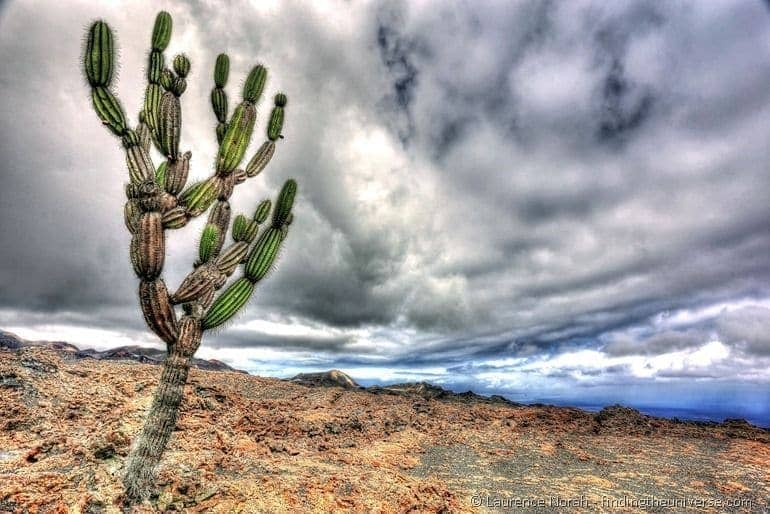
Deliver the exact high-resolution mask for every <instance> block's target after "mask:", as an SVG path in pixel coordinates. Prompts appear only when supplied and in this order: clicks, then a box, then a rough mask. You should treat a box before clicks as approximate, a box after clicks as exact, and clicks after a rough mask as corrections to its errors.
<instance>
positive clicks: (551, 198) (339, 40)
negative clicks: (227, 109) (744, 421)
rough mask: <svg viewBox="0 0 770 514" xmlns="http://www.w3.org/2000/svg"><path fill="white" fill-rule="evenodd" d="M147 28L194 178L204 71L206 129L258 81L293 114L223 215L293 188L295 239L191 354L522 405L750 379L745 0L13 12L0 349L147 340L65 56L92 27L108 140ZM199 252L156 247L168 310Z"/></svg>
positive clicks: (756, 255)
mask: <svg viewBox="0 0 770 514" xmlns="http://www.w3.org/2000/svg"><path fill="white" fill-rule="evenodd" d="M160 8H163V9H166V10H168V11H169V12H170V13H171V14H172V15H173V17H174V35H173V37H172V43H171V47H170V49H169V51H168V52H167V55H169V56H170V55H173V54H174V53H177V52H181V51H184V52H185V53H187V55H188V56H189V57H190V59H191V61H192V73H191V75H190V77H189V79H188V84H189V87H188V91H187V92H186V93H185V95H184V96H183V99H182V105H183V113H184V114H183V116H184V120H183V133H182V144H181V146H182V148H184V149H187V148H190V149H191V150H192V151H193V158H192V173H193V175H194V177H195V178H202V177H205V176H206V175H207V174H209V173H210V171H211V169H212V162H213V158H214V155H215V152H216V144H215V138H214V128H213V127H214V117H213V114H212V113H211V111H210V107H209V106H208V94H209V91H210V88H211V87H212V79H211V73H212V69H213V63H214V59H215V57H216V55H217V53H219V52H222V51H226V52H228V53H229V54H230V56H231V59H232V64H231V77H232V78H231V81H230V84H229V85H228V88H227V90H228V94H229V95H230V98H231V104H232V103H233V102H234V101H235V99H236V98H237V96H238V94H239V92H238V89H239V88H240V87H241V84H242V77H244V76H245V74H246V73H247V72H248V70H249V68H250V66H251V65H253V64H254V63H256V62H263V63H265V64H266V65H267V66H268V68H269V70H270V78H269V81H268V86H267V91H268V93H269V94H270V95H271V94H272V93H273V92H275V91H278V90H279V89H280V90H282V91H285V92H286V93H287V95H288V97H289V105H288V107H287V119H286V122H285V128H284V134H285V136H286V137H285V139H284V140H282V141H280V143H279V145H278V150H277V152H276V157H275V158H274V160H273V162H272V163H271V165H270V166H269V167H268V169H267V171H265V172H264V173H263V174H262V175H260V176H259V177H257V178H256V179H252V180H250V181H249V182H247V183H246V184H245V185H243V186H239V188H238V189H237V190H236V193H235V195H234V201H233V208H234V210H235V211H236V212H249V211H251V210H252V209H253V208H254V205H255V204H256V202H257V201H259V200H260V199H262V198H264V197H269V196H271V195H274V194H275V192H276V191H277V188H278V187H279V186H280V184H281V183H282V182H283V181H284V180H285V179H286V178H288V177H290V176H291V177H295V178H296V179H297V180H298V182H299V184H300V192H299V197H298V199H297V202H296V212H295V215H296V222H295V223H294V224H293V225H292V228H291V234H290V236H289V238H288V239H287V242H286V245H285V246H286V247H285V249H284V251H283V254H282V256H281V260H280V263H279V266H278V267H277V269H276V270H275V272H274V273H273V274H272V276H271V277H270V278H269V280H266V281H265V282H264V283H262V284H260V286H259V288H258V290H257V294H256V295H255V298H254V300H253V301H252V302H251V304H250V305H249V306H248V308H247V309H246V310H245V311H244V312H243V313H242V314H241V315H240V316H239V317H238V318H237V319H236V320H235V321H234V322H233V323H232V324H231V326H230V327H229V328H228V329H227V330H224V331H221V332H218V333H216V334H215V335H214V337H211V338H209V339H207V340H206V341H205V342H204V348H202V350H201V351H202V352H203V354H204V355H210V356H218V357H220V358H221V357H222V356H225V357H226V359H227V360H228V362H231V363H232V364H234V365H236V366H238V365H240V366H242V367H248V368H249V369H251V370H252V371H255V372H262V373H273V374H279V375H284V374H288V373H289V372H290V371H293V370H302V369H311V368H312V369H315V368H321V367H331V366H336V367H343V366H346V369H355V370H356V371H357V372H358V373H360V375H363V378H367V377H369V378H371V379H372V380H375V379H376V380H379V379H381V378H382V377H383V376H394V375H397V374H398V372H399V371H398V370H401V371H400V372H401V373H402V376H405V377H406V376H409V377H412V376H414V375H415V374H417V375H419V376H423V377H432V379H436V377H438V380H445V381H447V382H452V381H454V382H453V383H469V384H476V385H478V384H481V386H482V388H484V389H487V390H490V391H491V390H513V389H515V388H517V387H520V386H521V384H524V378H522V381H521V382H519V381H518V379H517V378H516V376H518V375H517V374H519V373H520V374H521V377H525V376H526V377H531V376H532V375H533V373H534V374H539V376H540V377H541V379H542V380H541V385H543V387H546V386H547V384H548V383H558V384H562V385H564V384H567V385H570V384H571V385H574V384H578V385H586V384H598V383H605V384H610V383H637V382H645V381H647V382H656V381H658V380H664V381H670V380H693V379H696V378H697V379H699V380H712V381H719V380H728V379H729V380H737V381H744V382H745V381H750V382H753V383H762V384H765V385H767V384H768V383H770V374H768V371H767V370H768V369H769V368H770V366H768V359H769V358H770V340H768V335H767V334H768V333H770V331H768V328H769V327H770V315H769V314H768V313H769V312H770V310H769V309H770V258H769V257H768V256H770V223H768V221H769V220H770V202H768V201H767V197H768V193H770V173H769V172H768V170H767V162H770V145H768V144H767V137H768V130H769V128H768V121H767V120H768V119H770V88H768V87H767V86H768V84H770V59H768V57H767V56H768V55H769V53H768V50H770V13H769V12H768V9H767V6H766V5H765V4H764V3H763V2H760V1H756V2H695V1H692V2H676V3H661V2H651V1H624V2H602V1H598V0H597V1H578V2H549V1H532V2H515V3H500V2H465V3H459V4H449V3H442V2H432V3H431V2H429V3H422V2H421V3H414V2H375V3H366V4H348V3H339V4H337V3H323V4H322V3H316V2H308V3H298V2H275V3H271V2H257V3H255V4H254V5H252V4H250V3H246V2H243V3H241V2H232V3H228V5H227V7H222V6H216V7H215V6H214V5H211V4H210V3H207V2H160V3H157V2H152V3H150V2H131V3H128V2H125V3H121V2H110V3H104V4H101V5H99V4H97V3H94V2H67V3H66V4H62V3H57V2H21V1H17V2H14V1H11V2H9V3H7V4H6V5H5V6H4V7H3V8H2V10H0V63H1V64H2V68H3V70H4V71H3V74H2V76H0V83H1V84H2V89H3V95H0V112H2V121H1V123H2V126H1V128H0V134H1V135H2V139H1V140H0V157H1V159H0V163H1V164H0V191H2V196H1V198H2V200H0V240H1V241H2V247H0V291H2V294H0V320H1V321H2V323H3V325H2V326H3V328H6V329H9V330H12V331H15V332H17V333H19V334H20V335H23V336H27V337H31V338H35V337H46V338H53V337H54V336H55V338H57V339H65V340H66V339H70V340H72V339H75V340H74V341H72V342H75V343H78V344H91V345H99V344H101V345H110V344H119V343H121V342H124V339H125V338H126V337H128V338H134V339H135V340H136V341H138V342H141V343H142V344H152V341H153V339H152V337H151V335H150V334H149V333H148V332H147V331H146V330H145V329H144V328H143V324H142V323H143V322H142V320H141V315H140V313H139V311H138V308H137V306H136V305H135V297H136V287H137V284H136V280H135V278H134V277H133V275H132V273H131V271H130V265H129V264H128V241H129V238H128V234H127V233H126V230H125V229H124V227H123V222H122V197H123V190H122V188H123V185H124V183H125V181H126V173H125V170H124V162H123V157H122V154H121V150H120V147H119V144H118V142H117V141H115V139H114V138H113V137H112V136H111V135H110V134H109V133H108V132H107V131H106V130H104V129H103V128H102V127H101V126H100V124H99V123H98V120H97V118H96V116H95V115H94V114H93V112H92V110H91V107H90V104H89V100H88V89H87V87H86V85H85V83H84V80H83V78H82V74H81V71H80V65H79V58H80V53H81V47H82V38H83V32H84V28H85V27H86V26H87V24H88V22H89V20H92V19H95V18H104V19H106V20H107V21H109V23H110V24H111V26H112V27H113V28H114V30H115V31H116V33H117V35H118V39H119V42H120V60H121V66H120V74H119V81H118V85H117V88H116V91H117V93H118V95H119V97H120V98H121V100H122V101H123V103H124V105H125V107H126V111H127V113H128V114H129V117H130V119H131V120H132V122H134V121H135V120H136V113H137V112H138V109H139V105H140V103H141V96H142V93H141V91H142V87H143V86H142V84H143V70H144V66H145V64H144V60H145V53H146V51H147V43H148V42H149V35H150V31H151V23H152V20H153V18H154V15H155V12H156V11H157V10H158V9H160ZM270 95H268V96H270ZM268 102H269V99H268V100H264V99H263V101H262V102H261V104H260V105H259V106H258V107H259V112H260V117H259V121H258V124H259V125H258V126H259V127H260V128H259V130H260V132H259V133H258V136H257V137H256V141H255V142H254V143H253V145H252V148H251V150H250V151H251V152H253V151H254V149H256V147H257V145H258V144H259V143H260V142H261V140H262V137H263V136H262V133H263V132H262V131H263V130H264V129H263V127H264V124H265V121H266V120H265V118H266V114H267V113H268V112H269V103H268ZM200 229H201V220H199V221H198V222H196V223H193V224H192V226H191V227H188V228H187V229H185V230H182V231H177V232H175V233H173V234H172V235H171V239H170V244H169V248H170V249H169V258H168V260H167V265H166V270H167V271H166V275H165V276H166V280H167V283H169V285H170V286H171V287H176V285H178V284H179V283H180V281H181V279H182V278H183V277H184V275H185V274H186V273H187V271H188V270H189V269H190V266H191V263H192V260H193V256H194V253H195V244H196V242H197V233H198V231H199V230H200ZM89 330H99V332H98V338H99V340H98V341H94V340H93V339H94V337H97V335H95V333H93V332H89ZM56 334H58V335H56ZM110 334H112V335H110ZM207 352H208V353H207ZM586 352H588V353H586ZM560 363H561V364H560ZM421 373H422V374H421ZM420 374H421V375H420ZM506 377H508V378H506ZM548 377H550V380H552V382H548V379H549V378H548ZM527 380H532V379H531V378H527Z"/></svg>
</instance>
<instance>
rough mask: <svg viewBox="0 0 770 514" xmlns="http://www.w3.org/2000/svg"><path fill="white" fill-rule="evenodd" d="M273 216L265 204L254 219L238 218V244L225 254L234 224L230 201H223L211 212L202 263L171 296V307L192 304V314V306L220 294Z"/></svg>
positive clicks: (201, 248) (235, 230) (202, 244)
mask: <svg viewBox="0 0 770 514" xmlns="http://www.w3.org/2000/svg"><path fill="white" fill-rule="evenodd" d="M269 212H270V201H269V200H265V201H262V202H260V204H259V206H258V207H257V210H256V212H255V214H254V219H252V220H248V219H247V218H246V217H245V216H243V215H240V216H237V217H236V220H235V221H234V222H233V240H234V242H233V244H231V245H229V246H228V247H226V248H224V250H222V247H223V245H224V239H225V238H224V236H225V235H226V234H227V230H228V226H229V222H230V205H229V203H228V202H226V201H219V202H218V203H217V204H216V205H215V206H214V208H213V209H212V210H211V212H210V214H209V219H208V223H207V224H206V226H205V227H204V229H203V233H202V234H201V240H200V244H199V258H198V261H197V262H196V263H195V265H194V269H193V270H192V271H191V272H190V273H189V274H188V275H187V276H186V277H185V278H184V279H183V280H182V283H181V284H180V286H179V288H178V289H177V290H176V292H174V294H173V295H171V297H170V301H171V303H173V304H181V303H183V304H189V305H186V306H185V308H186V309H188V310H190V309H193V308H194V307H195V306H194V305H191V304H193V303H194V302H200V301H201V300H203V299H205V298H207V297H208V296H210V295H213V293H215V292H216V291H217V290H219V289H220V288H221V287H222V286H223V285H224V284H225V282H226V281H227V278H228V277H230V275H232V274H233V272H234V271H235V268H236V267H237V265H238V264H240V263H241V261H243V259H244V258H245V257H246V254H247V252H248V250H249V244H250V243H251V242H252V241H253V240H254V239H255V237H256V235H257V232H258V230H259V224H260V223H262V222H263V221H265V219H266V218H267V215H268V213H269ZM236 225H237V227H236ZM236 235H237V237H236ZM203 303H204V304H205V302H203ZM208 303H210V301H209V302H208ZM205 307H208V305H205Z"/></svg>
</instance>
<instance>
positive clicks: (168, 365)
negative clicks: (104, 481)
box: [123, 317, 202, 501]
mask: <svg viewBox="0 0 770 514" xmlns="http://www.w3.org/2000/svg"><path fill="white" fill-rule="evenodd" d="M201 335H202V333H201V327H200V322H199V321H198V320H196V319H194V318H191V317H185V318H183V319H182V321H181V322H180V330H179V338H178V341H177V342H176V344H174V345H172V346H171V349H170V351H169V353H168V355H167V356H166V360H165V361H164V363H163V371H162V373H161V376H160V383H159V384H158V388H157V389H156V390H155V395H154V396H153V399H152V406H151V407H150V412H149V413H148V414H147V418H146V420H145V422H144V427H143V428H142V431H141V432H140V433H139V436H138V437H137V438H136V441H135V442H134V445H133V447H132V448H131V454H130V455H129V456H128V462H127V465H126V474H125V475H124V477H123V486H124V487H125V488H126V496H127V497H128V498H129V499H130V500H131V501H142V500H144V499H146V498H147V497H148V496H149V495H150V493H151V491H152V487H153V485H154V482H155V471H156V469H157V467H158V464H159V463H160V458H161V456H162V455H163V451H164V450H165V449H166V445H167V444H168V441H169V439H171V433H172V432H173V430H174V427H175V426H176V420H177V417H178V415H179V406H180V405H181V403H182V398H183V396H184V386H185V384H186V383H187V374H188V372H189V371H190V360H191V359H192V356H193V354H194V353H195V351H196V350H197V349H198V346H199V345H200V341H201Z"/></svg>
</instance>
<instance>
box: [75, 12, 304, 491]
mask: <svg viewBox="0 0 770 514" xmlns="http://www.w3.org/2000/svg"><path fill="white" fill-rule="evenodd" d="M171 27H172V20H171V16H170V15H169V14H168V13H167V12H165V11H161V12H160V13H159V14H158V15H157V17H156V19H155V24H154V27H153V31H152V37H151V46H150V53H149V56H148V67H147V86H146V88H145V92H144V103H143V105H142V110H141V112H140V113H139V123H138V124H137V126H136V128H135V129H132V128H130V126H129V123H128V120H127V118H126V114H125V112H124V110H123V105H122V104H121V102H120V100H118V98H117V97H116V96H115V94H114V92H113V90H112V78H113V71H114V69H115V67H116V62H115V49H114V38H113V34H112V30H111V29H110V27H109V25H107V23H106V22H104V21H101V20H99V21H96V22H94V23H92V24H91V26H90V28H89V30H88V34H87V37H86V44H85V55H84V58H83V64H84V69H85V74H86V78H87V80H88V84H89V86H90V88H91V99H92V103H93V107H94V110H95V111H96V114H97V116H98V117H99V118H100V119H101V121H102V123H103V124H104V125H105V126H106V127H107V128H108V129H109V130H110V131H111V132H112V133H113V134H114V135H115V136H117V137H118V138H120V141H121V143H122V145H123V148H124V149H125V154H126V165H127V168H128V178H129V183H128V184H127V186H126V196H127V201H126V204H125V207H124V216H125V223H126V227H127V228H128V230H129V232H130V233H131V244H130V252H129V253H130V256H131V263H132V265H133V269H134V272H135V273H136V275H137V277H138V278H139V295H138V296H139V305H140V307H141V310H142V314H143V315H144V319H145V321H146V323H147V325H148V326H149V328H150V329H151V330H152V331H153V332H155V334H156V335H157V336H158V337H160V339H161V340H163V341H164V342H165V343H166V345H167V349H168V354H167V357H166V360H165V362H164V365H163V371H162V374H161V378H160V383H159V385H158V388H157V390H156V391H155V395H154V397H153V401H152V405H151V407H150V410H149V412H148V414H147V418H146V421H145V424H144V426H143V428H142V430H141V432H140V433H139V434H138V435H137V437H136V439H135V441H134V444H133V446H132V449H131V453H130V455H129V456H128V459H127V462H126V468H125V474H124V477H123V484H124V486H125V489H126V501H127V503H128V504H132V503H137V502H141V501H143V500H144V499H146V498H147V497H148V496H149V494H150V493H151V492H152V489H153V485H154V477H155V471H156V468H157V465H158V464H159V462H160V460H161V456H162V454H163V451H164V449H165V447H166V445H167V443H168V441H169V438H170V437H171V433H172V431H173V429H174V427H175V425H176V420H177V415H178V412H179V405H180V403H181V401H182V396H183V391H184V385H185V383H186V382H187V374H188V371H189V368H190V360H191V359H192V357H193V355H194V354H195V352H196V351H197V349H198V347H199V345H200V343H201V339H202V337H203V334H204V332H205V331H206V330H209V329H212V328H214V327H217V326H220V325H221V324H222V323H224V322H226V321H227V320H229V319H231V318H232V317H233V316H235V315H236V314H237V313H238V312H239V311H240V310H241V309H242V308H243V306H244V305H246V303H247V302H248V300H249V298H250V297H251V295H252V293H253V291H254V288H255V286H256V285H257V283H258V282H259V281H260V280H262V279H263V278H264V276H265V274H266V273H267V272H268V271H269V270H270V269H271V267H272V265H273V263H274V261H275V258H276V256H277V255H278V251H279V249H280V247H281V245H282V243H283V240H284V237H285V235H286V232H287V230H288V226H289V225H290V224H291V219H292V214H291V210H292V205H293V202H294V196H295V194H296V191H297V183H296V182H295V181H294V180H292V179H289V180H287V181H286V183H285V184H284V186H283V188H282V190H281V193H280V194H279V196H278V199H277V201H276V203H275V208H274V209H273V217H272V221H271V223H270V225H269V227H267V228H266V229H265V230H264V231H263V232H262V233H261V235H260V236H259V237H257V235H258V233H259V225H260V224H261V223H263V222H265V221H266V220H267V219H268V216H269V214H270V210H271V206H272V204H271V202H270V200H263V201H262V202H260V204H259V205H258V206H257V209H256V212H255V214H254V216H253V217H252V218H251V219H250V218H248V217H247V216H244V215H242V214H241V215H238V216H235V218H234V221H233V223H232V239H233V242H232V244H230V245H227V246H226V245H225V241H226V236H227V233H228V232H229V231H230V220H231V213H230V203H229V198H230V195H231V194H232V193H233V189H234V187H235V186H236V185H237V184H240V183H242V182H244V181H245V180H246V179H247V178H249V177H253V176H255V175H257V174H258V173H259V172H261V171H262V170H263V169H264V168H265V166H266V165H267V163H268V162H269V161H270V159H271V158H272V156H273V153H274V151H275V141H276V140H277V139H278V137H279V136H280V133H281V129H282V124H283V108H284V107H285V105H286V95H284V94H283V93H279V94H278V95H276V97H275V100H274V102H275V107H274V108H273V112H272V115H271V117H270V120H269V123H268V129H267V134H268V139H267V140H266V141H265V142H264V143H263V144H262V146H261V147H260V149H259V150H258V151H257V152H256V153H255V154H254V156H253V157H252V158H251V160H250V161H249V163H248V165H247V166H246V167H245V169H241V168H239V166H240V165H241V163H242V161H243V159H244V156H245V153H246V150H247V148H248V146H249V143H250V142H251V136H252V132H253V129H254V125H255V121H256V116H257V113H256V107H255V103H256V102H257V101H258V100H259V97H260V96H261V94H262V91H263V89H264V87H265V83H266V80H267V70H266V68H265V67H264V66H262V65H257V66H255V67H254V68H253V69H252V70H251V73H250V74H249V76H248V78H247V80H246V83H245V85H244V89H243V93H242V97H243V101H242V102H241V103H240V104H239V105H238V106H237V107H236V108H235V111H234V112H233V114H232V116H231V117H230V118H229V120H228V117H227V115H228V113H227V95H226V93H225V90H224V87H225V84H226V82H227V78H228V74H229V68H230V62H229V59H228V57H227V55H225V54H220V55H219V56H218V57H217V60H216V66H215V69H214V89H213V91H212V93H211V103H212V107H213V110H214V114H215V116H216V120H217V129H216V134H217V142H218V144H219V152H218V154H217V158H216V162H215V163H214V166H215V169H216V171H215V172H214V174H213V175H212V176H210V177H209V178H207V179H205V180H201V181H199V182H196V183H194V184H191V185H187V178H188V172H189V166H190V158H191V156H192V153H191V152H189V151H187V152H182V151H181V150H180V142H181V141H180V135H181V124H182V109H181V96H182V94H183V93H184V91H185V90H186V89H187V82H186V80H187V76H188V74H189V72H190V60H189V58H188V57H187V56H185V55H183V54H180V55H177V56H175V57H174V58H173V60H172V61H171V62H172V69H169V68H168V67H166V66H165V64H164V63H165V62H166V60H165V56H164V54H163V52H164V50H165V49H166V47H167V46H168V43H169V40H170V38H171ZM153 146H154V147H155V148H156V149H157V150H158V151H159V152H160V154H161V155H162V157H163V160H162V162H160V163H159V165H158V166H157V167H156V166H155V164H154V163H153V160H152V159H151V157H150V151H151V148H152V147H153ZM185 185H187V187H185ZM207 211H208V212H209V217H208V222H207V224H206V225H205V227H204V229H203V233H202V234H201V237H200V244H199V247H198V259H197V260H196V262H195V263H194V268H193V270H192V271H191V272H190V273H189V274H188V275H187V277H185V279H184V280H183V281H182V283H181V285H180V286H179V288H178V289H177V290H176V291H174V292H170V291H169V290H168V288H167V287H166V284H165V282H164V281H163V278H162V276H161V275H162V272H163V265H164V262H165V241H166V231H167V230H175V229H178V228H181V227H183V226H185V225H186V224H187V223H188V221H189V220H190V219H191V218H194V217H196V216H200V215H201V214H203V213H204V212H207ZM238 266H243V276H242V277H240V278H238V279H237V280H235V281H234V282H232V284H231V285H230V286H229V287H227V288H226V289H225V290H224V291H223V292H222V293H221V294H220V295H219V296H218V297H216V293H217V291H219V290H220V289H221V288H222V287H224V286H225V284H226V283H227V280H228V278H229V277H230V276H231V275H232V274H233V273H234V272H235V270H236V268H238ZM179 305H181V306H182V311H183V312H182V313H178V312H177V311H176V309H177V306H179Z"/></svg>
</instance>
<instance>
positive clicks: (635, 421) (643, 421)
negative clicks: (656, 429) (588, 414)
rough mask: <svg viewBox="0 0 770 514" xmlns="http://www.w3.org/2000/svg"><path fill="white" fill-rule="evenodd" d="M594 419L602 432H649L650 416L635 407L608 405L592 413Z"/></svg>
mask: <svg viewBox="0 0 770 514" xmlns="http://www.w3.org/2000/svg"><path fill="white" fill-rule="evenodd" d="M594 420H595V421H596V422H597V423H598V424H599V427H601V431H603V432H616V431H617V432H623V433H627V434H635V433H640V432H644V433H648V432H650V429H651V427H650V418H649V417H648V416H645V415H644V414H642V413H641V412H639V411H638V410H636V409H632V408H630V407H624V406H623V405H617V404H616V405H610V406H609V407H604V408H603V409H602V410H600V411H599V412H597V413H596V414H595V415H594Z"/></svg>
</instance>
